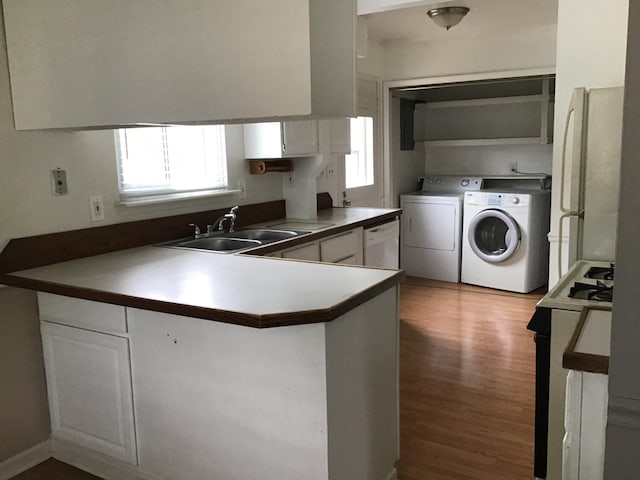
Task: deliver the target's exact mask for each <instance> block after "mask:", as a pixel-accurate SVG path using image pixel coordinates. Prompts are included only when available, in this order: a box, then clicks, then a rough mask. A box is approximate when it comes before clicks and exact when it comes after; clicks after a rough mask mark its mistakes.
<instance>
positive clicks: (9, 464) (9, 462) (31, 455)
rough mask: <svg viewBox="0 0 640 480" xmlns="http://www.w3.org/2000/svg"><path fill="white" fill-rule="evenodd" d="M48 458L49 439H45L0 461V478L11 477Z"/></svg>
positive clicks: (49, 454)
mask: <svg viewBox="0 0 640 480" xmlns="http://www.w3.org/2000/svg"><path fill="white" fill-rule="evenodd" d="M49 458H51V441H50V440H46V441H44V442H42V443H39V444H38V445H36V446H35V447H31V448H30V449H29V450H25V451H24V452H20V453H18V454H17V455H14V456H13V457H11V458H8V459H6V460H4V461H2V462H0V480H8V479H10V478H13V477H15V476H16V475H19V474H21V473H22V472H24V471H26V470H29V469H30V468H32V467H35V466H36V465H38V464H39V463H42V462H44V461H45V460H47V459H49Z"/></svg>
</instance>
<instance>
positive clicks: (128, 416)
mask: <svg viewBox="0 0 640 480" xmlns="http://www.w3.org/2000/svg"><path fill="white" fill-rule="evenodd" d="M335 210H336V216H335V217H334V220H335V222H333V223H334V229H337V230H333V232H335V231H340V230H341V229H342V231H344V229H346V228H350V227H353V226H354V225H359V226H362V225H363V222H364V223H365V224H366V223H367V222H368V223H371V224H373V223H375V222H376V221H379V220H380V219H381V218H385V217H388V216H389V215H397V214H398V213H399V211H397V210H395V211H390V210H375V209H371V210H370V211H369V212H368V214H367V215H365V216H364V217H363V216H362V215H363V211H364V210H366V209H360V210H361V212H360V217H358V219H357V220H356V219H354V218H353V217H352V218H351V219H350V220H344V219H343V220H339V217H340V213H341V212H340V211H341V210H342V209H335ZM357 210H359V209H354V210H353V211H352V212H353V213H351V215H356V216H357ZM365 217H366V218H365ZM327 218H328V217H327V213H324V217H323V219H324V221H328V220H326V219H327ZM329 218H330V216H329ZM331 232H332V229H331V228H329V229H328V231H326V232H325V235H328V234H330V233H331ZM319 235H320V233H318V232H315V233H312V234H310V238H318V236H319ZM298 241H302V240H301V239H300V240H298ZM401 277H402V273H401V272H398V271H392V270H381V269H374V268H362V267H354V266H348V265H334V264H326V263H314V262H303V261H295V260H282V259H277V258H268V257H258V256H255V255H224V254H217V253H208V252H201V251H189V250H181V249H172V248H161V247H157V246H150V245H147V246H140V247H137V248H130V249H125V250H120V251H114V252H109V253H104V254H100V255H95V256H90V257H86V258H77V259H73V260H69V261H65V262H60V263H56V264H52V265H47V266H40V267H36V268H31V269H26V270H21V271H17V272H11V273H5V274H3V275H2V278H1V279H0V281H2V282H4V283H7V284H11V285H14V286H19V287H25V288H31V289H34V290H38V291H39V292H40V293H39V294H38V296H39V306H40V317H41V321H42V333H43V345H44V350H45V363H47V383H48V388H49V397H50V398H49V401H50V406H51V415H52V430H53V440H52V446H53V456H54V457H56V458H58V459H60V460H63V461H65V462H68V463H71V464H74V465H76V466H79V467H80V468H83V469H85V470H88V471H91V472H93V473H95V474H97V475H100V476H102V477H104V478H107V479H109V478H113V479H115V478H118V479H127V478H130V479H142V478H144V479H146V478H176V479H178V478H184V479H187V478H224V479H243V480H245V479H258V478H259V479H274V480H275V479H278V480H280V479H299V478H305V479H341V478H345V479H346V478H358V479H371V480H387V479H391V478H394V477H395V470H394V464H395V461H396V460H397V458H398V433H397V432H398V404H397V399H398V385H397V382H398V377H397V372H398V363H397V359H398V351H397V348H398V304H397V298H398V297H397V283H398V282H399V281H400V279H401ZM255 327H258V328H255ZM266 327H269V328H266ZM52 360H55V361H54V362H52ZM51 365H53V366H54V368H52V367H51Z"/></svg>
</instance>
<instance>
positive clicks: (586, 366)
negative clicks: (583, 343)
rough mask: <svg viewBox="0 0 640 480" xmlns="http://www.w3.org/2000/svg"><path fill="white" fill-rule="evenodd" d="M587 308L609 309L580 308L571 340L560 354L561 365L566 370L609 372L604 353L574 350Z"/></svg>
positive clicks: (607, 361)
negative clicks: (580, 311)
mask: <svg viewBox="0 0 640 480" xmlns="http://www.w3.org/2000/svg"><path fill="white" fill-rule="evenodd" d="M589 310H609V309H608V308H600V309H599V308H596V307H591V308H585V309H583V310H582V313H581V315H580V319H579V320H578V325H576V329H575V330H574V331H573V335H572V336H571V340H569V344H568V345H567V348H566V350H565V351H564V354H563V355H562V367H563V368H566V369H568V370H579V371H581V372H590V373H604V374H608V373H609V357H607V356H604V355H595V354H592V353H585V352H576V351H575V349H576V345H577V344H578V340H579V339H580V335H581V334H582V329H583V328H584V325H585V323H586V321H587V315H588V313H589Z"/></svg>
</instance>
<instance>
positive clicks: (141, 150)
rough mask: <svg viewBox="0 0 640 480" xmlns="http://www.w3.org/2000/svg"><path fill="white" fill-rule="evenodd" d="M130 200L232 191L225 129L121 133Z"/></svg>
mask: <svg viewBox="0 0 640 480" xmlns="http://www.w3.org/2000/svg"><path fill="white" fill-rule="evenodd" d="M115 135H116V151H117V156H118V176H119V184H120V195H121V196H122V197H125V198H130V197H139V196H148V195H161V194H171V193H180V192H193V191H199V190H218V189H224V188H227V150H226V142H225V131H224V126H221V125H212V126H203V127H191V126H189V127H148V128H127V129H120V130H116V134H115Z"/></svg>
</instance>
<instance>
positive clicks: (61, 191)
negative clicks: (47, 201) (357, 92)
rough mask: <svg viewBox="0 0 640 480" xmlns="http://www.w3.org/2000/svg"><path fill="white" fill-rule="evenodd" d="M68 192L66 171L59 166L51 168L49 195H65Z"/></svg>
mask: <svg viewBox="0 0 640 480" xmlns="http://www.w3.org/2000/svg"><path fill="white" fill-rule="evenodd" d="M68 192H69V190H68V187H67V171H66V170H62V169H61V168H56V169H55V170H51V195H56V196H58V195H66V194H67V193H68Z"/></svg>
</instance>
